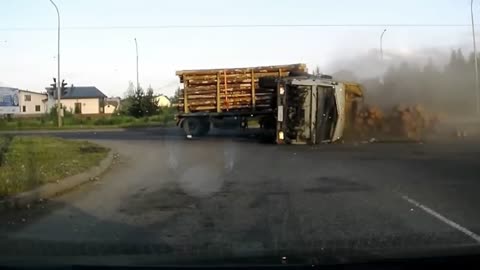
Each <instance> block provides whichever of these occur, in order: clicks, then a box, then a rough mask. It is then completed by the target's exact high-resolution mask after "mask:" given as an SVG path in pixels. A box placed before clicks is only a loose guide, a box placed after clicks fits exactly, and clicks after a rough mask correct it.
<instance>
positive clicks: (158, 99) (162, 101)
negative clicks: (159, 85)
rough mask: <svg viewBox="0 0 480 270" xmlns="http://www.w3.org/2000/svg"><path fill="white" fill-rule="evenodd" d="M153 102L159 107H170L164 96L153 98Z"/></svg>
mask: <svg viewBox="0 0 480 270" xmlns="http://www.w3.org/2000/svg"><path fill="white" fill-rule="evenodd" d="M155 101H156V102H157V105H158V106H159V107H170V106H171V102H170V99H169V98H168V97H167V96H165V95H159V96H157V97H155Z"/></svg>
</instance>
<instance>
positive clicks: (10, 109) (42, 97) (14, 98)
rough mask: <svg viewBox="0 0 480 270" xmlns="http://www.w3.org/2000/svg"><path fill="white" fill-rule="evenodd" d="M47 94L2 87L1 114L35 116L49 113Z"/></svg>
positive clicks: (0, 92)
mask: <svg viewBox="0 0 480 270" xmlns="http://www.w3.org/2000/svg"><path fill="white" fill-rule="evenodd" d="M47 101H48V97H47V94H46V93H39V92H34V91H28V90H21V89H18V88H13V87H0V114H13V115H16V116H35V115H42V114H45V113H47V112H48V110H47V109H48V106H47V105H48V102H47Z"/></svg>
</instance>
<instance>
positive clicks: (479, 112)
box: [470, 0, 480, 116]
mask: <svg viewBox="0 0 480 270" xmlns="http://www.w3.org/2000/svg"><path fill="white" fill-rule="evenodd" d="M470 14H471V16H472V36H473V56H474V57H473V59H475V60H474V65H475V96H476V108H477V116H480V93H479V89H478V60H477V57H478V56H477V42H476V38H475V21H474V18H473V0H472V1H471V2H470Z"/></svg>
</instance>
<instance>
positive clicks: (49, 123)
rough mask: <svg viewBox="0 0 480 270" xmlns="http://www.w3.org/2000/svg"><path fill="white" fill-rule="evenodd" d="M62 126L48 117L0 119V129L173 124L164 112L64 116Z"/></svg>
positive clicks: (98, 127) (95, 127)
mask: <svg viewBox="0 0 480 270" xmlns="http://www.w3.org/2000/svg"><path fill="white" fill-rule="evenodd" d="M63 121H64V122H63V126H62V127H61V128H58V127H57V126H56V122H55V121H53V120H49V118H48V117H42V118H35V119H21V118H18V119H12V120H10V121H7V120H0V131H1V130H5V131H10V130H56V129H100V128H130V127H149V126H163V127H169V126H174V125H175V121H174V117H173V114H169V113H165V114H160V115H154V116H149V117H142V118H134V117H132V116H124V115H119V116H104V117H100V118H90V117H85V118H80V117H75V116H69V117H65V118H64V120H63Z"/></svg>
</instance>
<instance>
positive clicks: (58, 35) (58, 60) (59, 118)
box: [50, 0, 62, 127]
mask: <svg viewBox="0 0 480 270" xmlns="http://www.w3.org/2000/svg"><path fill="white" fill-rule="evenodd" d="M50 3H52V5H53V6H54V7H55V10H56V11H57V19H58V29H57V72H58V75H57V122H58V127H61V126H62V115H61V113H60V112H61V108H60V87H61V84H62V81H61V80H60V12H59V11H58V7H57V5H55V3H54V2H53V0H50Z"/></svg>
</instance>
